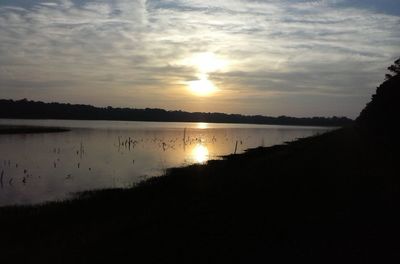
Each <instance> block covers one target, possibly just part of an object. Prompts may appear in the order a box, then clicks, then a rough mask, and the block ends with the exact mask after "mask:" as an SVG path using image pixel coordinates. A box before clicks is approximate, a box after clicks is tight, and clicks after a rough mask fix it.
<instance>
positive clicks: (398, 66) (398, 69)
mask: <svg viewBox="0 0 400 264" xmlns="http://www.w3.org/2000/svg"><path fill="white" fill-rule="evenodd" d="M387 69H388V70H389V71H390V72H391V73H388V74H386V79H390V78H392V77H394V76H396V75H399V74H400V58H398V59H397V60H395V62H394V64H392V65H390V66H389V67H388V68H387Z"/></svg>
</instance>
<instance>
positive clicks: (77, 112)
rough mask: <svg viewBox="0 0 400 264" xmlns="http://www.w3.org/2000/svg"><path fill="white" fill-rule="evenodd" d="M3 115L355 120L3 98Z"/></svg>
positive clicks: (332, 122) (286, 122)
mask: <svg viewBox="0 0 400 264" xmlns="http://www.w3.org/2000/svg"><path fill="white" fill-rule="evenodd" d="M0 118H16V119H20V118H23V119H70V120H71V119H76V120H120V121H160V122H161V121H162V122H209V123H247V124H270V125H301V126H345V125H348V124H351V123H352V122H353V120H351V119H349V118H347V117H336V116H333V117H304V118H297V117H289V116H279V117H271V116H262V115H240V114H225V113H203V112H193V113H191V112H185V111H167V110H164V109H158V108H145V109H135V108H115V107H111V106H108V107H94V106H91V105H80V104H66V103H44V102H38V101H29V100H27V99H22V100H16V101H14V100H6V99H0Z"/></svg>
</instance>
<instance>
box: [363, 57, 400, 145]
mask: <svg viewBox="0 0 400 264" xmlns="http://www.w3.org/2000/svg"><path fill="white" fill-rule="evenodd" d="M399 63H400V61H399V60H396V62H395V64H394V65H392V66H391V67H389V68H388V69H389V70H391V71H392V72H393V73H394V74H393V75H390V78H388V79H387V80H386V81H385V82H383V83H382V84H381V85H380V86H379V87H378V88H377V89H376V93H375V94H374V95H373V96H372V100H371V102H369V103H368V104H367V106H366V107H365V108H364V109H363V110H362V112H361V114H360V116H359V117H358V118H357V120H356V122H357V126H358V128H359V129H360V131H361V133H363V134H364V135H366V136H371V137H373V138H374V139H375V140H379V141H381V142H382V143H387V144H396V143H397V144H398V143H399V135H400V129H399V125H398V120H399V114H400V105H399V103H400V74H399V72H400V64H399Z"/></svg>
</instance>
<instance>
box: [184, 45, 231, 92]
mask: <svg viewBox="0 0 400 264" xmlns="http://www.w3.org/2000/svg"><path fill="white" fill-rule="evenodd" d="M185 64H186V65H191V66H193V67H195V68H196V69H197V77H198V79H196V80H191V81H189V82H187V86H188V88H189V89H190V91H191V92H192V93H193V94H194V95H197V96H210V95H212V94H213V93H215V92H216V91H218V87H217V86H216V85H215V84H214V83H213V82H212V81H211V80H210V79H209V74H210V73H212V72H217V71H222V70H225V69H226V67H227V64H228V63H227V62H226V61H225V60H223V59H221V58H219V57H217V56H216V55H215V54H214V53H212V52H202V53H196V54H193V55H192V57H190V58H189V59H187V60H186V61H185Z"/></svg>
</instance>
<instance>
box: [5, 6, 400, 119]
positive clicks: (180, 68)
mask: <svg viewBox="0 0 400 264" xmlns="http://www.w3.org/2000/svg"><path fill="white" fill-rule="evenodd" d="M399 28H400V2H399V1H398V0H376V1H373V0H280V1H278V0H247V1H244V0H221V1H216V0H213V1H210V0H147V1H146V0H98V1H90V0H89V1H83V0H58V1H50V0H49V1H41V0H0V98H12V99H21V98H28V99H32V100H42V101H47V102H50V101H58V102H70V103H84V104H93V105H97V106H108V105H111V106H124V107H125V106H126V107H136V108H145V107H157V108H165V109H170V110H172V109H181V110H187V111H203V112H210V111H218V112H228V113H242V114H264V115H272V116H276V115H290V116H316V115H318V116H332V115H340V116H342V115H344V116H348V117H356V116H357V115H358V114H359V112H360V110H361V109H362V108H363V107H364V105H365V103H366V102H368V101H369V99H370V97H371V94H372V93H373V92H374V90H375V87H376V86H377V85H378V84H379V83H381V82H382V80H383V78H384V73H385V72H386V71H385V69H386V67H387V66H389V65H390V64H391V63H392V62H393V61H394V59H395V58H396V57H398V56H400V30H399Z"/></svg>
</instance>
